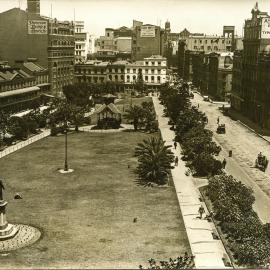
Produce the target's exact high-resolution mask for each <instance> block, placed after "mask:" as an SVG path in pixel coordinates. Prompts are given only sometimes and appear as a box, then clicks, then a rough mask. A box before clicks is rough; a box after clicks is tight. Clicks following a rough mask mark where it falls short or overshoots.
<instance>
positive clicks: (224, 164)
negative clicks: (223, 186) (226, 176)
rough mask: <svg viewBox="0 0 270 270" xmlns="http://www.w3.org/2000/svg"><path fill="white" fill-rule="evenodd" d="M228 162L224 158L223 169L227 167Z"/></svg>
mask: <svg viewBox="0 0 270 270" xmlns="http://www.w3.org/2000/svg"><path fill="white" fill-rule="evenodd" d="M226 164H227V161H226V159H225V158H224V159H223V161H222V167H223V169H225V167H226Z"/></svg>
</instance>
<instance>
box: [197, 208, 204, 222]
mask: <svg viewBox="0 0 270 270" xmlns="http://www.w3.org/2000/svg"><path fill="white" fill-rule="evenodd" d="M198 212H199V215H200V219H202V215H203V213H204V212H205V211H204V208H203V206H202V205H201V206H200V208H199V210H198Z"/></svg>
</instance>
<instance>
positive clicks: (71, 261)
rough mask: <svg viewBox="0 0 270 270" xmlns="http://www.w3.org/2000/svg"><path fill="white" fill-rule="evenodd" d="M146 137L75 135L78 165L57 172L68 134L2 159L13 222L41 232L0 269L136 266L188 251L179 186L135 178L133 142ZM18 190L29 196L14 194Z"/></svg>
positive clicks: (73, 160)
mask: <svg viewBox="0 0 270 270" xmlns="http://www.w3.org/2000/svg"><path fill="white" fill-rule="evenodd" d="M147 136H149V135H147V134H144V133H134V132H123V133H107V134H106V133H78V134H70V135H69V137H68V141H69V165H70V167H71V168H73V169H75V171H74V172H73V173H72V174H67V175H63V174H60V173H58V172H57V169H58V168H60V167H61V168H62V167H63V158H64V151H63V150H64V149H63V147H64V137H63V136H60V137H48V138H46V139H43V140H41V141H39V142H36V143H34V144H32V145H30V146H27V147H26V148H23V149H21V150H19V151H17V152H15V153H13V154H11V155H9V156H7V157H5V158H2V159H0V167H1V177H2V178H4V179H5V182H4V183H5V187H6V191H5V192H6V193H5V194H4V196H5V198H6V199H7V200H8V202H9V204H8V207H7V213H8V216H7V218H8V220H9V222H11V223H23V224H31V225H33V226H35V227H38V228H40V230H41V231H42V238H41V239H40V240H39V241H38V242H36V243H35V244H34V245H32V246H30V247H25V248H22V249H19V250H17V251H14V252H11V253H9V255H8V256H0V257H1V258H0V260H1V263H0V268H1V269H8V268H137V267H138V265H139V264H142V265H144V266H146V265H147V260H148V259H149V258H151V257H152V258H156V259H158V260H163V259H168V258H169V257H176V256H178V255H180V254H182V253H183V252H185V251H188V252H190V247H189V243H188V240H187V236H186V232H185V229H184V224H183V220H182V217H181V213H180V209H179V205H178V201H177V197H176V193H175V189H174V187H167V188H145V187H142V186H140V185H138V184H137V183H136V175H135V174H134V173H133V170H134V168H135V167H136V158H134V157H133V152H134V147H135V145H136V144H137V143H138V142H140V141H141V140H142V139H144V138H146V137H147ZM128 165H129V166H130V168H128ZM16 192H19V193H20V194H21V195H22V197H23V200H14V199H13V196H14V194H15V193H16ZM135 217H137V219H138V221H137V222H136V223H133V219H134V218H135Z"/></svg>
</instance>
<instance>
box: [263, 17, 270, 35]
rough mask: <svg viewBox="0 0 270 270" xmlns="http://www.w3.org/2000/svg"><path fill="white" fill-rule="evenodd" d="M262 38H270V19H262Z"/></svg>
mask: <svg viewBox="0 0 270 270" xmlns="http://www.w3.org/2000/svg"><path fill="white" fill-rule="evenodd" d="M261 38H270V18H262V30H261Z"/></svg>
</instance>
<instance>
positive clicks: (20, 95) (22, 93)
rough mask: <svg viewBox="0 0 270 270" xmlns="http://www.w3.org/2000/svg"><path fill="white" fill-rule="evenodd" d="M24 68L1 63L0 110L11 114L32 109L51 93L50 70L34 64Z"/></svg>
mask: <svg viewBox="0 0 270 270" xmlns="http://www.w3.org/2000/svg"><path fill="white" fill-rule="evenodd" d="M21 66H22V68H18V67H10V66H9V65H7V63H3V62H2V63H0V109H1V110H3V111H6V112H9V113H14V112H19V111H21V110H25V109H28V108H32V107H33V105H34V104H37V105H38V104H39V103H41V102H42V95H43V94H47V93H49V92H50V87H49V74H48V70H47V69H45V68H42V67H41V66H39V65H36V64H35V63H32V62H26V63H22V64H21Z"/></svg>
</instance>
